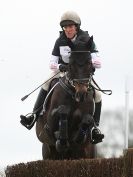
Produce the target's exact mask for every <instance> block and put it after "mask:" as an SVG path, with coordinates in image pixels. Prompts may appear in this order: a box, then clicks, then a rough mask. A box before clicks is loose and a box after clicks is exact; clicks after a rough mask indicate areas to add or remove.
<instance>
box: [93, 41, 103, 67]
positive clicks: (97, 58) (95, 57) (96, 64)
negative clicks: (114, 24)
mask: <svg viewBox="0 0 133 177" xmlns="http://www.w3.org/2000/svg"><path fill="white" fill-rule="evenodd" d="M91 59H92V64H93V67H94V68H97V69H98V68H101V59H100V55H99V52H98V50H97V48H96V45H95V43H94V42H93V45H92V49H91Z"/></svg>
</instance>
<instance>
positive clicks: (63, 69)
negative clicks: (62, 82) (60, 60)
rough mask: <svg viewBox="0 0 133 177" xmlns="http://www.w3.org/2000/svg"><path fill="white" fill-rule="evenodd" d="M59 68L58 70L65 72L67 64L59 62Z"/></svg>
mask: <svg viewBox="0 0 133 177" xmlns="http://www.w3.org/2000/svg"><path fill="white" fill-rule="evenodd" d="M59 70H60V72H66V71H67V65H64V64H61V65H60V66H59Z"/></svg>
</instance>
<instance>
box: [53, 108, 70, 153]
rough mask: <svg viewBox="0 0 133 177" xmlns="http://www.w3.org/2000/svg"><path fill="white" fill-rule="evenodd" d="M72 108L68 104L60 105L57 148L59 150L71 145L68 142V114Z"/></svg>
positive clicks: (64, 149)
mask: <svg viewBox="0 0 133 177" xmlns="http://www.w3.org/2000/svg"><path fill="white" fill-rule="evenodd" d="M69 111H70V109H69V108H68V106H65V105H61V106H59V107H58V115H59V131H58V137H57V141H56V149H57V151H58V152H61V151H66V150H67V149H68V147H69V143H68V114H69Z"/></svg>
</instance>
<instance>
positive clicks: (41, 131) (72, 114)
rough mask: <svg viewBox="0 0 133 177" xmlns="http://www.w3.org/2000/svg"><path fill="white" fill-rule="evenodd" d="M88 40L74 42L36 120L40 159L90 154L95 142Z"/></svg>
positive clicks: (92, 151) (81, 156)
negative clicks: (40, 114) (40, 143)
mask: <svg viewBox="0 0 133 177" xmlns="http://www.w3.org/2000/svg"><path fill="white" fill-rule="evenodd" d="M92 43H93V37H91V38H89V39H88V41H83V42H82V41H77V42H75V44H74V46H73V49H72V52H71V56H70V60H69V64H68V70H67V72H66V74H65V76H64V77H62V78H60V79H59V82H58V83H57V84H56V86H55V88H54V90H53V92H52V95H51V97H50V99H49V101H48V103H47V109H46V111H45V113H44V115H43V116H42V117H40V118H39V119H38V120H37V123H36V134H37V137H38V139H39V140H40V141H41V142H42V143H43V148H42V155H43V159H62V158H63V159H65V158H66V159H78V158H93V157H94V153H95V152H94V151H95V145H93V144H92V143H91V130H92V127H93V126H94V120H93V114H94V90H93V88H92V87H91V79H92V74H93V67H92V63H91V55H90V48H91V45H92Z"/></svg>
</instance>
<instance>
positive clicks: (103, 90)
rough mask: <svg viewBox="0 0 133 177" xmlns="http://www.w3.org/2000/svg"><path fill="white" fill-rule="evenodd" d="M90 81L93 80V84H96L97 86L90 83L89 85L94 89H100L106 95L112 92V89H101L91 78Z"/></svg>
mask: <svg viewBox="0 0 133 177" xmlns="http://www.w3.org/2000/svg"><path fill="white" fill-rule="evenodd" d="M92 81H93V82H94V84H95V85H96V86H97V88H96V87H95V86H94V85H92V84H91V86H92V87H93V88H94V89H95V90H98V91H101V92H102V93H104V94H106V95H111V94H112V90H105V89H101V88H100V87H99V85H98V84H97V83H96V81H95V80H94V79H93V78H92ZM106 92H109V93H106Z"/></svg>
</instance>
